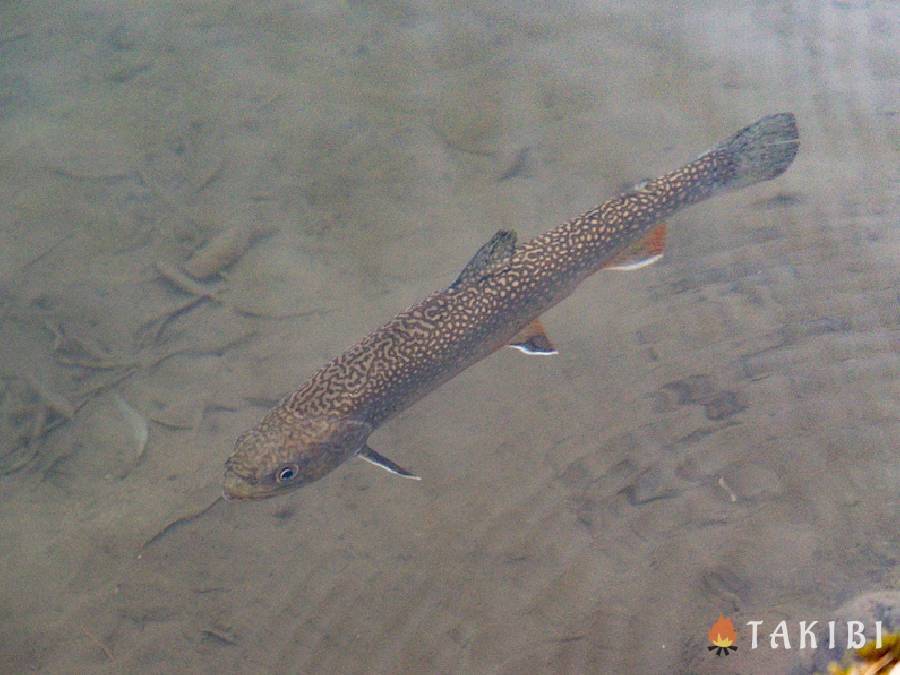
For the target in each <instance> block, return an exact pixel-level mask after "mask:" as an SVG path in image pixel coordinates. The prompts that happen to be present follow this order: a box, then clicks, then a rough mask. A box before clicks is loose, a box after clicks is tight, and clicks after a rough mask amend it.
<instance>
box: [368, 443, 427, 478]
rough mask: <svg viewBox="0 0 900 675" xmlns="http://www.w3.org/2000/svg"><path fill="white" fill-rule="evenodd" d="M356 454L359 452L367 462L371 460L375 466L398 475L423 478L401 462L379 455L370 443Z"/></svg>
mask: <svg viewBox="0 0 900 675" xmlns="http://www.w3.org/2000/svg"><path fill="white" fill-rule="evenodd" d="M356 454H358V455H359V456H360V457H362V458H363V459H364V460H366V461H367V462H370V463H371V464H374V465H375V466H380V467H381V468H382V469H384V470H385V471H389V472H390V473H393V474H396V475H397V476H403V477H404V478H411V479H413V480H422V479H421V478H419V477H418V476H417V475H416V474H414V473H412V472H411V471H407V470H406V469H404V468H403V467H402V466H400V465H399V464H394V463H393V462H392V461H391V460H389V459H388V458H387V457H385V456H384V455H379V454H378V453H377V452H375V451H374V450H373V449H372V448H370V447H369V446H368V445H364V446H363V447H362V448H361V449H360V450H359V452H357V453H356Z"/></svg>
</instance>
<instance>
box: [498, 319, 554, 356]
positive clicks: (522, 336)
mask: <svg viewBox="0 0 900 675" xmlns="http://www.w3.org/2000/svg"><path fill="white" fill-rule="evenodd" d="M509 346H510V347H512V348H514V349H518V350H519V351H520V352H524V353H525V354H529V355H530V356H551V355H553V354H558V353H559V352H558V351H557V350H556V345H554V344H553V343H552V342H551V341H550V338H548V337H547V333H546V331H545V330H544V324H542V323H541V320H540V319H535V320H534V321H532V322H531V323H529V324H528V325H527V326H525V328H523V329H522V330H520V331H519V332H518V333H516V335H515V337H513V339H512V340H510V341H509Z"/></svg>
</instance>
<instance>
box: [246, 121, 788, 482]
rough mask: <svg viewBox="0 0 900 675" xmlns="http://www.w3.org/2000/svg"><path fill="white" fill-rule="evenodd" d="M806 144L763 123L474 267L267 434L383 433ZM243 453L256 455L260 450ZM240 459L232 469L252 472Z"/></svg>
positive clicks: (322, 378)
mask: <svg viewBox="0 0 900 675" xmlns="http://www.w3.org/2000/svg"><path fill="white" fill-rule="evenodd" d="M797 138H798V134H797V128H796V125H795V122H794V118H793V116H792V115H790V114H780V115H772V116H769V117H766V118H763V119H761V120H760V121H758V122H757V123H756V124H754V125H751V126H749V127H747V128H746V129H743V130H742V131H740V132H738V133H737V134H735V135H734V136H733V137H731V138H730V139H728V140H727V141H725V142H723V143H721V144H720V145H718V146H716V147H715V148H713V149H712V150H710V151H709V152H707V153H705V154H704V155H701V156H700V157H699V158H698V159H696V160H695V161H693V162H691V163H689V164H687V165H685V166H684V167H682V168H681V169H679V170H677V171H674V172H672V173H670V174H667V175H665V176H663V177H661V178H658V179H656V180H653V181H649V182H647V183H646V184H645V185H643V186H642V187H641V188H640V189H639V190H635V191H633V192H629V193H626V194H624V195H620V196H619V197H616V198H614V199H610V200H608V201H606V202H604V203H603V204H601V205H600V206H598V207H597V208H595V209H592V210H591V211H588V212H587V213H585V214H584V215H582V216H580V217H578V218H575V219H574V220H571V221H569V222H568V223H565V224H563V225H560V226H559V227H556V228H554V229H552V230H550V231H548V232H546V233H544V234H542V235H540V236H538V237H536V238H535V239H532V240H531V241H528V242H526V243H524V244H521V245H519V246H518V247H516V248H515V250H514V251H513V252H512V255H510V256H509V257H503V258H501V259H499V260H497V261H495V262H493V263H492V264H490V265H489V266H487V267H486V268H485V269H483V270H480V269H478V268H477V266H476V269H475V271H474V272H472V271H471V270H470V269H469V268H467V270H466V271H465V272H464V273H463V275H461V277H460V279H458V280H457V281H456V282H454V284H453V285H451V286H450V287H449V288H447V289H445V290H441V291H438V292H436V293H433V294H432V295H430V296H429V297H427V298H425V299H424V300H422V301H421V302H419V303H418V304H416V305H414V306H413V307H411V308H410V309H408V310H406V311H405V312H402V313H401V314H398V315H397V316H396V317H395V318H394V319H392V320H391V321H390V322H388V323H387V324H385V325H384V326H382V327H381V328H379V329H377V330H375V331H374V332H372V333H370V334H369V335H368V336H367V337H366V338H364V339H363V340H362V341H361V342H359V343H358V344H357V345H355V346H354V347H352V348H350V349H349V350H348V351H346V352H344V353H343V354H341V355H340V356H338V357H337V358H335V359H334V360H333V361H331V362H330V363H328V364H327V365H325V366H324V367H323V368H322V369H320V370H319V371H318V372H316V373H315V374H314V375H313V376H312V377H311V378H310V380H309V381H308V382H307V383H306V384H304V385H303V386H302V387H300V389H298V390H297V391H295V392H293V393H292V394H290V395H288V396H287V397H286V398H284V399H283V400H282V401H281V403H279V405H278V406H276V407H275V408H273V409H272V410H271V411H270V412H269V413H268V414H267V415H266V417H265V418H264V419H263V420H262V422H261V423H260V428H261V429H263V430H265V431H267V432H268V431H270V430H272V429H276V428H283V427H285V426H286V425H287V426H290V425H292V424H300V422H301V421H302V420H305V419H315V418H329V419H340V420H352V421H354V422H359V423H364V424H365V425H367V426H368V427H370V428H375V427H377V426H378V425H379V424H381V423H383V422H384V421H385V420H387V419H388V418H390V417H391V416H392V415H394V414H396V413H397V412H399V411H400V410H402V409H404V408H406V407H408V406H409V405H411V404H412V403H413V402H415V401H416V400H418V399H419V398H421V397H422V396H424V395H426V394H427V393H429V392H430V391H432V390H433V389H435V388H436V387H438V386H440V385H441V384H442V383H443V382H445V381H447V380H448V379H450V378H452V377H453V376H455V375H457V374H458V373H459V372H461V371H462V370H464V369H465V368H467V367H468V366H470V365H472V364H473V363H476V362H477V361H479V360H481V359H483V358H484V357H486V356H487V355H489V354H490V353H491V352H493V351H495V350H496V349H498V348H500V347H501V346H503V345H505V344H506V343H507V342H509V340H510V339H511V338H512V337H513V336H514V335H515V334H516V333H517V332H518V331H519V330H520V329H521V328H522V327H523V326H525V325H526V324H527V323H529V322H530V321H531V320H532V319H534V318H535V317H537V316H539V315H540V314H542V313H543V312H545V311H546V310H547V309H549V308H550V307H552V306H553V305H554V304H556V303H557V302H559V301H560V300H562V299H563V298H565V297H566V296H567V295H569V294H570V293H571V292H572V291H573V290H574V289H575V287H576V286H577V285H578V284H579V283H580V282H581V281H582V280H583V279H584V278H585V277H587V276H589V275H590V274H592V273H593V272H595V271H597V270H598V269H600V268H601V267H602V266H603V265H604V264H606V263H607V262H608V261H610V260H611V259H612V258H614V257H615V256H616V255H617V254H618V253H619V252H620V251H622V249H624V248H625V247H626V246H628V245H630V244H631V243H633V242H635V241H636V240H638V239H640V238H641V237H643V236H644V235H645V234H647V233H648V232H649V231H650V230H651V229H652V228H653V227H654V226H655V225H656V224H657V223H659V222H660V221H661V220H662V219H664V218H666V217H667V216H669V215H671V214H672V213H674V212H676V211H678V210H679V209H681V208H683V207H685V206H688V205H690V204H694V203H696V202H698V201H701V200H703V199H706V198H708V197H710V196H712V195H714V194H716V193H718V192H721V191H723V190H728V189H734V188H738V187H743V186H745V185H749V184H752V183H755V182H758V181H760V180H767V179H769V178H772V177H774V176H776V175H778V174H780V173H782V172H783V171H784V170H785V169H786V168H787V166H788V165H789V164H790V162H791V161H792V160H793V157H794V155H795V154H796V152H797V147H798V141H797ZM473 262H475V261H473ZM266 443H268V441H266ZM263 444H265V443H263ZM259 450H260V456H263V454H264V453H263V450H264V449H263V448H259ZM239 452H244V453H250V454H252V452H253V448H252V447H251V448H249V449H243V448H239V450H238V452H236V453H235V455H238V454H239ZM265 452H267V453H269V454H271V452H272V449H271V448H265ZM276 454H277V453H276ZM239 459H240V460H241V461H240V462H238V461H235V462H233V463H232V466H238V465H241V466H244V465H246V464H247V462H245V461H244V460H245V459H246V458H245V457H241V458H239ZM251 463H252V462H251ZM316 477H318V476H316Z"/></svg>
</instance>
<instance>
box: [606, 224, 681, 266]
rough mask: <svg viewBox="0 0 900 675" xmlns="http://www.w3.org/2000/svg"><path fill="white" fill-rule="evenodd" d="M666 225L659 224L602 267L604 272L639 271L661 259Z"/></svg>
mask: <svg viewBox="0 0 900 675" xmlns="http://www.w3.org/2000/svg"><path fill="white" fill-rule="evenodd" d="M665 248H666V224H665V223H660V224H659V225H657V226H656V227H654V228H653V229H652V230H650V231H649V232H648V233H647V234H645V235H644V236H643V237H642V238H641V239H638V240H637V241H636V242H634V243H633V244H631V246H629V247H628V248H626V249H625V250H624V251H622V252H621V253H620V254H619V255H617V256H616V257H615V258H613V259H612V260H610V261H609V262H608V263H606V264H605V265H604V266H603V269H605V270H626V271H628V270H639V269H641V268H642V267H647V265H652V264H653V263H655V262H656V261H657V260H659V259H660V258H662V257H663V251H664V250H665Z"/></svg>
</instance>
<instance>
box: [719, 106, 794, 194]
mask: <svg viewBox="0 0 900 675" xmlns="http://www.w3.org/2000/svg"><path fill="white" fill-rule="evenodd" d="M799 148H800V134H799V132H798V131H797V120H796V119H795V118H794V115H793V113H777V114H775V115H767V116H766V117H763V118H762V119H760V120H757V121H756V122H754V123H753V124H751V125H750V126H748V127H746V128H744V129H741V130H740V131H739V132H737V133H736V134H735V135H734V136H732V137H731V138H729V139H727V140H725V141H723V142H722V143H719V145H717V146H716V147H714V148H713V149H712V150H710V151H709V152H708V153H706V155H705V156H704V157H707V156H715V157H720V158H722V159H723V160H724V167H726V168H725V170H724V171H723V175H722V176H721V183H720V184H719V185H718V186H717V187H718V188H719V189H720V190H737V189H739V188H742V187H746V186H748V185H753V184H754V183H759V182H761V181H766V180H771V179H772V178H775V177H776V176H780V175H781V174H783V173H784V172H785V171H786V170H787V168H788V167H789V166H790V164H791V162H792V161H794V157H795V156H796V155H797V151H798V149H799Z"/></svg>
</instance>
